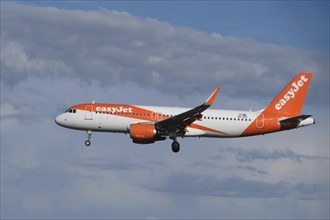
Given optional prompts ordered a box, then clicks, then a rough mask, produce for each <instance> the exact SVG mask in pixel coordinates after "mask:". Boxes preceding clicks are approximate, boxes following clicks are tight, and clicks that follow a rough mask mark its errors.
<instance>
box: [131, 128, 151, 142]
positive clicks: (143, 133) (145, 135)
mask: <svg viewBox="0 0 330 220" xmlns="http://www.w3.org/2000/svg"><path fill="white" fill-rule="evenodd" d="M156 134H157V131H156V129H155V125H153V124H131V125H130V136H131V138H132V140H133V142H134V143H136V144H151V143H155V141H156V140H157V138H156Z"/></svg>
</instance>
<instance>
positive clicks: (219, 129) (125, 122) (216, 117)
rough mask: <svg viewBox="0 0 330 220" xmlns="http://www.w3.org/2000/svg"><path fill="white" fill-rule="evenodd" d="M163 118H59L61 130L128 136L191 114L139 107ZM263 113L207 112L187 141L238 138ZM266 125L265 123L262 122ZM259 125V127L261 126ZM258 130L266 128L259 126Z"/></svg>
mask: <svg viewBox="0 0 330 220" xmlns="http://www.w3.org/2000/svg"><path fill="white" fill-rule="evenodd" d="M136 107H139V108H143V109H147V110H150V111H152V112H159V113H161V114H157V115H153V114H147V113H141V115H139V117H140V118H139V119H137V118H132V117H130V115H129V114H130V113H128V112H126V113H124V112H122V113H117V114H113V113H110V112H90V111H86V110H76V112H75V113H72V112H71V113H69V112H65V113H63V114H61V115H59V116H58V117H57V118H56V120H55V121H56V122H57V123H58V124H60V125H61V126H64V127H67V128H72V129H77V130H91V131H99V132H119V133H129V132H130V131H129V129H130V125H131V124H134V123H141V122H150V123H152V122H154V121H160V120H162V119H165V118H168V117H171V116H174V115H178V114H180V113H182V112H185V111H187V110H189V109H188V108H179V107H156V106H136ZM259 114H260V112H259V111H258V112H251V111H236V110H216V109H208V110H205V111H204V112H203V117H202V119H201V120H197V121H195V122H194V123H193V125H192V126H188V127H187V129H186V130H187V132H186V133H185V135H184V136H185V137H201V136H206V137H238V136H240V135H241V134H242V132H243V131H244V130H245V129H246V128H247V127H248V126H249V125H250V124H251V123H252V122H253V121H254V120H255V119H256V118H257V117H258V116H259ZM262 123H263V122H262ZM258 124H259V125H258ZM256 126H263V125H262V124H260V123H256Z"/></svg>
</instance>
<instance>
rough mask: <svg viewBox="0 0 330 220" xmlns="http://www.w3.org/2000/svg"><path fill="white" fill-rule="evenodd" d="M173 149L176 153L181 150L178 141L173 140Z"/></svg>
mask: <svg viewBox="0 0 330 220" xmlns="http://www.w3.org/2000/svg"><path fill="white" fill-rule="evenodd" d="M172 151H173V152H174V153H178V152H179V151H180V144H179V142H177V141H173V143H172Z"/></svg>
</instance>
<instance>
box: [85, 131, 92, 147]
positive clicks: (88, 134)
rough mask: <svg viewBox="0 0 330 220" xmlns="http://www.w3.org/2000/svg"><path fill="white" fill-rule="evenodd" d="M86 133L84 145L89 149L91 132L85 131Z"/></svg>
mask: <svg viewBox="0 0 330 220" xmlns="http://www.w3.org/2000/svg"><path fill="white" fill-rule="evenodd" d="M86 133H87V141H85V145H86V146H87V147H89V146H90V145H91V139H92V131H86Z"/></svg>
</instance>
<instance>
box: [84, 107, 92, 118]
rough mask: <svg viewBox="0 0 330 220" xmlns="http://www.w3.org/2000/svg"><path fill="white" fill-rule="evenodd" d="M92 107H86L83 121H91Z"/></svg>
mask: <svg viewBox="0 0 330 220" xmlns="http://www.w3.org/2000/svg"><path fill="white" fill-rule="evenodd" d="M92 113H93V105H87V106H86V109H85V120H93V116H92Z"/></svg>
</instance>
